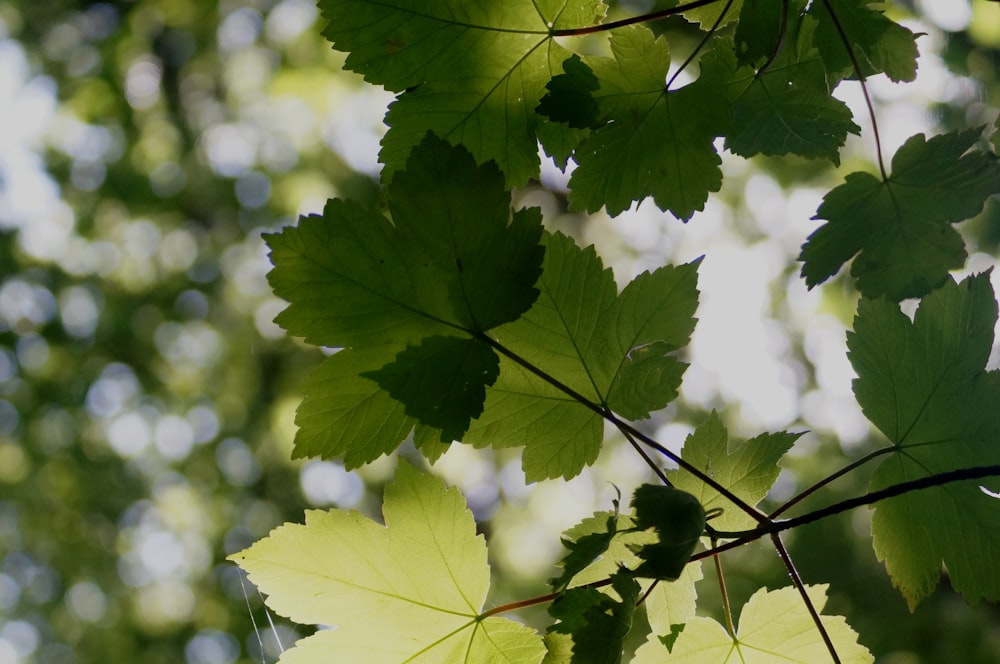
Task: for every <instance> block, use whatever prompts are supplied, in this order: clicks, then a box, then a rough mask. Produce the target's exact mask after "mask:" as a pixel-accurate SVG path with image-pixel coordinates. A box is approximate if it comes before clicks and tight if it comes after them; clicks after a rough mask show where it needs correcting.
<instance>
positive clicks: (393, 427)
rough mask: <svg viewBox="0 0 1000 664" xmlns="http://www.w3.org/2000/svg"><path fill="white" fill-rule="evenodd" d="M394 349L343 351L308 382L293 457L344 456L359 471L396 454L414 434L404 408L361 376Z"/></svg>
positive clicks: (388, 357) (298, 415) (297, 420)
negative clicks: (400, 444)
mask: <svg viewBox="0 0 1000 664" xmlns="http://www.w3.org/2000/svg"><path fill="white" fill-rule="evenodd" d="M392 356H393V352H392V349H391V347H390V348H387V347H381V346H375V347H373V348H363V349H360V348H359V349H357V350H352V351H350V352H348V351H341V352H339V353H336V354H334V355H333V356H331V357H328V358H327V359H326V360H324V361H323V363H322V364H321V365H320V366H319V367H317V368H316V369H315V370H314V371H313V372H312V373H311V374H310V375H309V377H308V378H307V379H306V382H305V384H304V385H303V388H304V390H305V395H306V396H305V398H304V399H303V400H302V404H301V405H300V406H299V409H298V411H297V412H296V414H295V424H296V425H297V426H298V431H297V432H296V434H295V448H294V451H293V453H292V458H294V459H299V458H304V457H311V456H320V457H323V458H324V459H329V458H335V457H342V458H343V460H344V467H345V468H347V469H351V468H358V467H360V466H363V465H365V464H366V463H370V462H372V461H374V460H375V459H377V458H379V457H380V456H382V455H383V454H388V453H390V452H392V451H393V450H394V449H396V447H398V446H399V443H400V441H402V440H403V439H404V438H406V436H407V435H408V434H409V433H410V431H411V430H412V429H413V425H414V424H415V420H414V419H413V418H412V417H409V416H407V415H406V413H405V411H404V407H403V404H401V403H399V402H398V401H395V400H394V399H392V397H390V396H389V394H388V393H387V392H386V391H385V390H383V389H382V388H381V387H380V386H379V385H378V383H376V382H375V381H373V380H370V379H368V378H363V377H362V376H361V374H364V373H367V372H369V371H372V370H375V369H378V368H379V367H381V366H383V365H384V364H385V363H386V362H387V361H390V360H391V359H392Z"/></svg>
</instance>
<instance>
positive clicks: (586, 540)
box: [549, 510, 618, 592]
mask: <svg viewBox="0 0 1000 664" xmlns="http://www.w3.org/2000/svg"><path fill="white" fill-rule="evenodd" d="M606 514H607V516H606V517H605V516H604V515H603V514H595V515H594V517H593V518H594V519H596V521H597V522H598V523H600V522H601V521H602V520H603V522H604V523H603V530H602V529H599V528H598V529H595V530H594V532H588V533H586V534H577V536H576V537H573V536H568V537H563V538H562V543H563V546H565V547H566V548H567V549H569V553H567V554H566V555H565V556H563V559H562V560H561V561H560V564H561V565H562V568H563V571H562V574H560V575H559V576H557V577H554V578H552V579H550V580H549V585H551V586H552V590H554V591H555V592H562V591H563V590H565V589H566V588H567V587H568V586H569V583H570V581H572V580H573V577H574V576H576V575H577V574H579V573H580V572H582V571H583V570H584V569H585V568H587V567H589V566H590V565H591V564H593V563H594V561H595V560H597V559H598V558H600V557H601V555H602V554H604V553H605V552H606V551H607V550H608V547H609V546H611V540H612V539H614V536H615V535H616V534H618V512H617V510H616V511H615V512H609V513H606ZM584 523H586V522H584Z"/></svg>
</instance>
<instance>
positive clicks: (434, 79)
mask: <svg viewBox="0 0 1000 664" xmlns="http://www.w3.org/2000/svg"><path fill="white" fill-rule="evenodd" d="M319 6H320V10H321V11H322V13H323V17H324V18H325V19H326V20H327V26H326V28H325V29H324V31H323V34H324V35H325V36H326V37H327V39H329V40H330V41H331V42H332V43H333V46H334V48H336V49H337V50H339V51H344V52H346V53H348V56H347V60H346V63H345V66H346V68H347V69H350V70H351V71H355V72H358V73H360V74H363V75H364V76H365V79H366V80H368V81H370V82H372V83H376V84H380V85H384V86H385V87H386V88H387V89H389V90H392V91H395V92H400V93H402V94H400V96H399V98H398V100H397V101H396V102H395V103H393V105H392V107H391V108H390V110H389V114H388V116H387V118H386V122H387V124H388V125H389V127H390V129H389V132H388V133H387V134H386V136H385V138H384V139H383V141H382V152H381V155H380V157H381V161H382V163H384V164H385V165H386V167H385V170H384V172H383V177H386V178H388V177H390V176H391V175H392V173H394V172H395V171H397V170H399V168H401V167H402V165H403V163H404V161H405V160H406V156H407V154H408V153H409V151H410V149H411V148H412V147H413V146H415V145H417V144H418V143H419V142H420V141H421V140H422V138H423V136H424V134H425V133H426V132H427V131H428V130H431V131H434V132H435V133H436V134H438V135H440V136H443V137H445V138H446V139H447V140H448V141H449V142H451V143H453V144H457V143H462V144H463V145H465V146H466V147H467V148H468V149H469V150H470V151H471V152H472V154H473V155H475V157H476V159H477V160H479V161H488V160H491V159H492V160H495V161H496V162H497V163H498V164H499V165H500V168H501V170H502V171H503V173H504V175H505V176H506V178H507V182H508V183H509V184H511V185H519V184H523V183H524V182H525V181H527V179H528V178H529V177H533V176H537V174H538V170H539V159H538V148H537V137H536V134H535V130H536V127H537V125H538V124H539V121H540V118H539V117H538V116H536V115H535V107H536V106H537V105H538V102H539V100H540V99H541V98H542V95H543V94H544V92H545V84H546V83H548V81H549V80H550V79H551V78H552V77H553V76H555V75H557V74H560V73H562V62H563V61H564V60H565V59H566V58H567V57H569V55H570V53H569V52H568V51H566V50H565V49H564V48H563V47H562V46H560V45H558V44H557V43H556V42H555V40H554V39H553V38H552V36H551V34H550V31H551V30H552V29H559V28H574V27H585V26H589V25H593V24H595V23H599V22H600V21H601V20H603V17H604V13H605V8H604V5H603V3H601V2H599V1H597V0H584V1H581V2H574V3H566V2H564V1H563V0H507V1H505V2H502V3H496V2H467V1H463V0H441V1H439V2H434V3H427V2H422V1H420V0H387V1H385V2H370V1H369V0H322V1H321V2H320V3H319ZM404 91H405V92H404Z"/></svg>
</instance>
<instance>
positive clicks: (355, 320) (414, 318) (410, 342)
mask: <svg viewBox="0 0 1000 664" xmlns="http://www.w3.org/2000/svg"><path fill="white" fill-rule="evenodd" d="M388 201H389V208H390V210H391V211H392V214H393V221H394V222H395V223H390V222H389V221H388V220H387V219H386V218H385V217H383V216H382V215H381V214H379V213H377V212H374V211H370V210H367V209H364V208H362V207H361V206H358V205H356V204H353V203H348V202H344V201H339V200H333V201H330V202H329V203H328V204H327V206H326V208H325V210H324V215H323V216H322V217H317V216H311V217H306V218H303V219H302V220H301V222H300V224H299V226H297V227H291V228H286V229H284V230H283V231H282V232H281V233H279V234H273V235H269V236H267V241H268V244H269V246H270V247H271V258H272V261H273V262H274V265H275V267H274V269H273V270H272V271H271V273H270V274H269V275H268V278H269V280H270V281H271V284H272V286H273V287H274V289H275V292H276V293H277V294H278V295H280V296H282V297H285V298H286V299H288V300H289V306H288V308H287V309H286V310H285V311H284V312H282V313H281V314H280V315H279V316H278V319H277V320H278V322H279V323H280V324H281V325H282V326H284V327H285V328H286V329H287V330H288V331H289V332H290V333H292V334H297V335H301V336H304V337H305V338H306V340H307V341H308V342H310V343H314V344H318V345H324V346H331V347H337V346H343V347H346V349H345V350H343V351H341V352H339V353H337V354H336V355H335V356H334V357H333V358H331V359H330V360H328V361H327V363H326V364H325V366H324V368H322V369H321V370H320V371H319V372H317V374H316V377H315V378H314V379H312V380H311V381H310V382H309V383H308V384H307V386H306V397H305V401H304V402H303V404H302V407H301V409H300V412H299V416H298V420H297V421H298V423H299V425H300V431H299V433H298V434H297V438H296V454H297V455H298V456H306V455H312V454H320V455H322V456H339V455H343V456H344V457H345V462H346V463H347V464H348V465H350V466H352V467H353V466H357V465H360V464H362V463H366V462H368V461H372V460H374V459H375V458H377V457H378V456H379V455H380V454H384V453H387V452H389V451H391V450H392V449H393V448H394V447H395V445H398V444H399V443H400V442H401V441H402V439H403V438H405V436H406V435H407V434H408V433H409V431H410V430H411V429H412V427H413V424H414V423H415V421H419V422H421V423H422V424H423V425H424V426H423V427H421V428H420V429H418V439H417V442H418V443H420V446H421V448H422V449H424V450H425V451H426V452H427V454H428V456H429V457H430V458H436V457H437V456H438V455H440V453H441V451H442V448H441V447H440V446H439V445H433V444H431V443H430V438H431V437H432V435H433V436H436V438H437V440H438V441H439V442H440V441H445V442H450V441H451V440H452V439H456V438H461V436H462V434H463V433H464V431H465V428H467V426H468V423H469V420H470V419H471V418H474V417H476V416H477V415H479V414H480V413H481V412H482V408H483V402H484V399H485V388H486V387H487V386H488V385H491V384H492V383H493V382H494V381H495V380H496V376H497V372H498V370H499V369H498V359H497V357H496V355H495V354H494V352H493V351H492V350H491V349H490V348H489V346H488V345H487V344H486V343H485V342H483V341H481V340H480V335H481V334H482V333H483V332H484V331H486V330H488V329H490V328H493V327H495V326H497V325H500V324H502V323H505V322H508V321H511V320H514V319H516V318H517V317H518V316H519V315H520V314H521V313H523V312H524V311H526V310H527V309H528V308H529V307H530V306H531V304H532V302H533V301H534V300H535V298H536V297H537V296H538V291H537V290H536V289H535V288H534V282H535V281H536V280H537V278H538V275H539V274H540V272H541V262H542V259H543V254H544V249H543V248H542V246H541V245H540V244H539V240H540V237H541V232H542V230H541V219H540V214H539V213H538V211H537V210H536V209H531V210H521V211H518V212H517V213H515V214H514V215H513V217H511V213H510V194H509V192H507V191H506V190H505V189H504V180H503V176H502V175H501V174H500V172H499V171H498V170H497V168H496V166H495V165H494V164H487V165H484V166H477V165H476V163H475V162H474V161H473V159H472V157H471V156H470V155H469V153H468V152H466V151H465V150H464V149H462V148H455V147H451V146H450V145H448V144H447V143H445V142H444V141H442V140H440V139H438V138H435V137H433V136H432V135H428V136H427V137H425V139H424V141H423V142H422V143H421V144H420V146H418V147H417V148H416V149H415V150H414V151H413V154H412V155H411V157H410V159H409V161H408V162H407V170H406V171H401V172H399V173H397V175H396V177H395V178H394V179H393V181H392V183H390V185H389V187H388ZM361 349H364V350H361ZM355 354H358V355H357V356H355ZM369 379H371V380H369ZM379 386H380V387H381V388H382V390H385V391H386V392H388V394H386V392H382V391H380V390H379V389H377V387H379ZM389 395H392V397H393V398H395V399H396V400H399V401H402V402H403V403H404V404H405V408H404V410H403V411H400V410H399V408H397V407H396V406H394V405H393V402H392V399H390V398H389ZM331 418H332V420H333V423H331ZM380 418H383V419H384V421H381V419H380ZM335 425H336V426H335ZM392 439H395V441H394V442H393V440H392Z"/></svg>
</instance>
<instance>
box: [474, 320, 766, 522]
mask: <svg viewBox="0 0 1000 664" xmlns="http://www.w3.org/2000/svg"><path fill="white" fill-rule="evenodd" d="M475 336H476V338H478V339H481V340H482V341H484V342H485V343H487V344H489V345H490V347H492V348H493V349H494V350H496V351H497V352H498V353H500V354H502V355H504V356H505V357H507V358H508V359H510V360H512V361H514V362H515V363H517V364H518V365H520V366H521V367H523V368H524V369H526V370H528V371H529V372H531V373H532V374H534V375H535V376H537V377H538V378H541V379H542V380H544V381H545V382H546V383H548V384H549V385H552V386H553V387H555V388H556V389H558V390H559V391H561V392H563V393H564V394H566V395H567V396H569V397H571V398H572V399H573V400H574V401H576V402H577V403H579V404H581V405H583V406H585V407H586V408H588V409H589V410H591V411H593V412H594V413H597V414H598V415H600V416H601V417H602V418H604V419H605V420H607V421H608V422H611V423H612V424H614V425H615V426H616V427H617V428H618V430H619V431H621V432H622V434H623V435H631V436H633V437H635V438H636V439H637V440H639V441H642V443H643V444H645V445H648V446H649V447H652V448H653V449H654V450H656V451H657V452H659V453H660V454H662V455H664V456H665V457H667V458H668V459H670V460H671V461H673V462H674V463H676V464H677V465H678V466H679V467H680V468H683V469H684V470H686V471H688V472H689V473H691V474H692V475H694V476H695V477H697V478H698V479H699V480H700V481H701V482H704V483H705V484H706V485H708V486H709V487H711V488H713V489H715V490H716V491H718V492H719V494H721V495H722V496H724V497H725V498H726V499H727V500H729V501H730V502H732V503H733V504H734V505H736V506H737V507H738V508H739V509H740V510H742V511H743V512H746V513H747V514H749V515H750V516H751V517H752V518H753V519H754V520H755V521H757V523H765V522H766V521H767V517H765V516H764V515H763V514H761V513H760V512H758V511H757V510H756V509H754V508H753V507H752V506H751V505H748V504H747V502H746V501H744V500H743V499H741V498H740V497H739V496H737V495H736V494H734V493H733V492H732V491H730V490H729V489H728V488H727V487H725V486H723V485H722V484H720V483H719V482H718V481H716V480H715V479H713V478H712V477H711V476H709V475H708V474H706V473H705V472H703V471H702V470H701V469H699V468H697V467H696V466H694V465H693V464H691V463H689V462H688V461H686V460H684V459H682V458H681V456H680V455H679V454H676V453H675V452H671V451H670V450H668V449H667V448H666V447H664V446H663V445H660V444H659V443H658V442H656V441H655V440H653V439H652V438H650V437H649V436H647V435H646V434H644V433H642V432H641V431H639V430H638V429H636V428H635V427H633V426H631V425H630V424H628V423H627V422H624V421H622V420H620V419H619V418H618V417H617V416H616V415H615V414H614V413H613V412H612V411H611V410H610V409H609V408H607V407H606V406H604V405H601V404H598V403H595V402H593V401H591V400H590V399H588V398H587V397H585V396H583V395H582V394H580V393H579V392H577V391H576V390H574V389H573V388H571V387H570V386H568V385H566V384H565V383H563V382H562V381H560V380H559V379H558V378H556V377H555V376H551V375H549V374H548V373H546V372H545V371H543V370H542V369H540V368H539V367H536V366H535V365H534V364H532V363H531V362H529V361H528V360H526V359H524V358H523V357H521V356H520V355H518V354H517V353H515V352H514V351H512V350H510V349H509V348H507V347H506V346H504V345H503V344H502V343H500V342H499V341H497V340H496V339H494V338H493V337H490V336H489V335H486V334H484V333H481V332H480V333H475ZM643 456H644V458H645V459H646V460H647V463H649V464H650V467H651V468H652V469H653V470H654V472H655V471H656V470H657V468H658V467H657V466H656V464H655V463H653V461H652V459H650V458H649V457H648V456H645V455H643ZM661 473H662V471H660V472H659V473H657V474H658V475H660V474H661ZM663 479H666V478H665V477H663Z"/></svg>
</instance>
